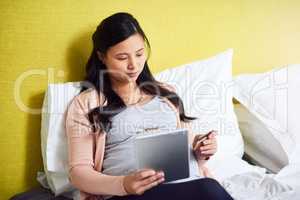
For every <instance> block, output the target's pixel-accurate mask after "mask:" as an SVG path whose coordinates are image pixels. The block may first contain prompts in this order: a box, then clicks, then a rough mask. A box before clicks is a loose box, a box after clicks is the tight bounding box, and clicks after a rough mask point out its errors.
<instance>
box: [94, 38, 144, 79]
mask: <svg viewBox="0 0 300 200" xmlns="http://www.w3.org/2000/svg"><path fill="white" fill-rule="evenodd" d="M97 53H98V57H99V58H100V59H101V60H102V62H103V63H104V64H105V65H106V67H107V69H108V73H109V76H110V79H111V81H112V83H117V84H120V83H129V82H132V81H134V82H135V81H136V80H137V78H138V76H139V75H140V73H141V72H142V70H143V68H144V65H145V62H146V59H147V56H146V50H145V44H144V39H143V37H142V36H141V35H140V34H138V33H136V34H134V35H132V36H130V37H129V38H127V39H126V40H124V41H122V42H120V43H118V44H116V45H114V46H112V47H110V48H109V49H108V51H107V53H106V54H105V55H103V56H102V55H101V54H100V53H99V52H97Z"/></svg>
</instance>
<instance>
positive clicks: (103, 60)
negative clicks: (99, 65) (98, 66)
mask: <svg viewBox="0 0 300 200" xmlns="http://www.w3.org/2000/svg"><path fill="white" fill-rule="evenodd" d="M96 52H97V56H98V59H99V60H101V61H102V62H103V63H104V64H105V59H104V55H103V54H102V53H101V52H100V51H96Z"/></svg>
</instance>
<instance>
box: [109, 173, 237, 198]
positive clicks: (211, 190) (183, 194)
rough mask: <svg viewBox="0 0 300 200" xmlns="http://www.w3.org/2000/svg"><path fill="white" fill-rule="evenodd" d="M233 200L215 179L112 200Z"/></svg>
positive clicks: (198, 180) (167, 186)
mask: <svg viewBox="0 0 300 200" xmlns="http://www.w3.org/2000/svg"><path fill="white" fill-rule="evenodd" d="M160 199H162V200H168V199H170V200H185V199H187V200H233V198H232V197H231V196H230V195H229V194H228V193H227V192H226V190H225V189H224V188H223V187H222V186H221V185H220V184H219V183H218V182H217V181H216V180H214V179H211V178H202V179H197V180H193V181H189V182H183V183H174V184H161V185H158V186H156V187H154V188H152V189H150V190H147V191H146V192H145V193H144V194H143V195H129V196H123V197H117V196H115V197H113V198H111V200H160Z"/></svg>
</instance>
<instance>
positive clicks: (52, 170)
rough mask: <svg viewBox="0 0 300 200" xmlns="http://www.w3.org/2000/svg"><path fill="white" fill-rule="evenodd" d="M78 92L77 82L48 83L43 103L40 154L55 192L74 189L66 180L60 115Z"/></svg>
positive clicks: (65, 159)
mask: <svg viewBox="0 0 300 200" xmlns="http://www.w3.org/2000/svg"><path fill="white" fill-rule="evenodd" d="M79 92H80V82H70V83H64V84H49V86H48V89H47V91H46V94H45V98H44V102H43V108H42V110H43V112H42V125H41V147H42V157H43V163H44V171H45V174H46V178H47V182H48V186H49V187H50V189H51V190H52V191H53V192H54V194H55V195H59V194H62V193H63V192H67V191H72V190H73V189H74V188H73V186H72V185H71V184H70V183H69V179H68V168H67V164H68V151H67V140H66V137H65V128H64V115H65V111H66V109H67V106H68V104H69V103H70V101H71V100H72V99H73V98H74V96H76V95H77V94H78V93H79ZM38 179H39V177H38Z"/></svg>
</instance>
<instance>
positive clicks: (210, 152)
mask: <svg viewBox="0 0 300 200" xmlns="http://www.w3.org/2000/svg"><path fill="white" fill-rule="evenodd" d="M215 153H216V151H215V150H214V149H213V150H207V151H202V152H201V156H212V155H214V154H215Z"/></svg>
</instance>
